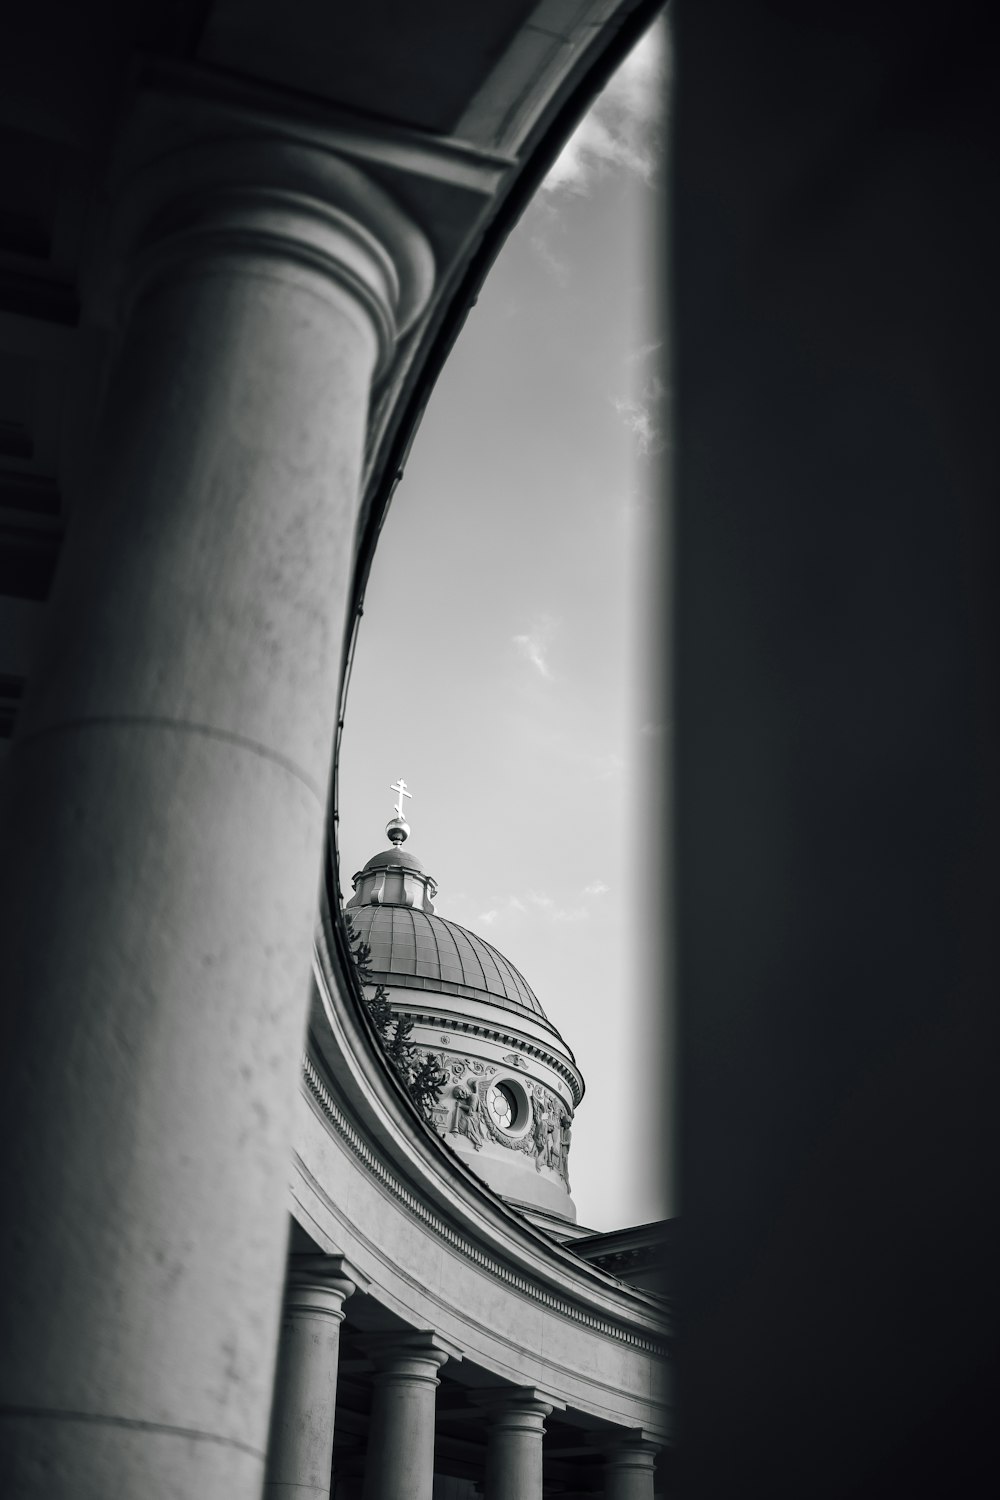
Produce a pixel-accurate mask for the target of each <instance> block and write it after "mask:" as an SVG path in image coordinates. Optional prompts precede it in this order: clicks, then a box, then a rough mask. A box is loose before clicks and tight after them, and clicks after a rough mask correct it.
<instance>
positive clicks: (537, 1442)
mask: <svg viewBox="0 0 1000 1500" xmlns="http://www.w3.org/2000/svg"><path fill="white" fill-rule="evenodd" d="M472 1399H473V1400H474V1401H475V1402H476V1404H477V1405H479V1406H484V1407H485V1408H486V1410H487V1412H488V1414H489V1430H488V1435H487V1439H486V1475H485V1483H484V1495H485V1500H542V1439H543V1438H544V1436H545V1418H546V1417H547V1416H549V1415H551V1413H552V1411H553V1410H554V1409H555V1408H556V1407H557V1406H558V1407H562V1405H563V1403H562V1402H558V1401H556V1400H555V1399H554V1397H552V1396H549V1395H546V1394H543V1393H542V1392H541V1391H538V1390H535V1389H533V1388H527V1389H506V1390H499V1391H480V1392H476V1393H475V1394H474V1396H473V1398H472Z"/></svg>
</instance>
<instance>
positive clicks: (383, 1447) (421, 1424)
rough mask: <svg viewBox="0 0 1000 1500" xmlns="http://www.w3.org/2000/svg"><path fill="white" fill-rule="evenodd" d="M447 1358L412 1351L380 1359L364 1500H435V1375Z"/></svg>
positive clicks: (382, 1356)
mask: <svg viewBox="0 0 1000 1500" xmlns="http://www.w3.org/2000/svg"><path fill="white" fill-rule="evenodd" d="M446 1357H447V1356H445V1355H444V1354H441V1353H436V1352H433V1351H430V1350H429V1351H428V1352H426V1353H419V1352H414V1351H412V1350H409V1349H406V1350H400V1351H395V1350H387V1351H385V1352H384V1353H382V1354H380V1356H379V1357H378V1360H377V1369H376V1375H375V1387H374V1395H373V1400H372V1411H371V1424H370V1426H369V1430H368V1451H367V1455H366V1459H365V1484H364V1500H432V1497H433V1491H434V1408H435V1393H436V1390H437V1386H438V1384H439V1382H438V1379H437V1371H438V1369H439V1368H440V1366H441V1365H442V1364H443V1363H444V1360H445V1358H446Z"/></svg>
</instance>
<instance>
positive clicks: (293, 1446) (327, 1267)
mask: <svg viewBox="0 0 1000 1500" xmlns="http://www.w3.org/2000/svg"><path fill="white" fill-rule="evenodd" d="M359 1285H364V1278H363V1277H362V1276H361V1274H360V1272H358V1271H357V1270H356V1269H354V1268H353V1267H351V1266H349V1265H348V1264H347V1263H346V1262H345V1260H344V1257H343V1256H339V1255H335V1256H322V1255H314V1256H295V1257H293V1258H292V1267H291V1270H290V1273H289V1278H288V1287H287V1292H286V1297H285V1308H284V1317H283V1321H282V1334H281V1345H280V1352H279V1357H278V1370H277V1378H276V1381H275V1390H274V1407H273V1412H272V1421H271V1442H270V1448H269V1453H268V1468H267V1482H266V1484H265V1487H264V1496H265V1500H293V1497H294V1500H328V1497H329V1495H330V1490H331V1475H332V1469H333V1465H334V1462H335V1449H336V1443H335V1434H334V1413H335V1408H336V1393H337V1366H338V1359H339V1345H340V1337H339V1334H340V1324H341V1322H342V1320H343V1318H344V1302H345V1301H346V1299H347V1298H348V1297H349V1296H350V1295H351V1293H352V1292H353V1291H354V1290H355V1289H356V1288H357V1287H358V1286H359ZM363 1343H364V1348H365V1352H366V1354H367V1356H368V1357H369V1359H370V1361H371V1364H372V1366H373V1370H374V1374H373V1379H372V1385H373V1392H372V1407H371V1415H370V1419H369V1428H368V1440H367V1452H366V1456H365V1464H364V1481H363V1485H362V1487H361V1491H360V1493H361V1495H362V1500H432V1494H433V1488H434V1430H435V1395H436V1391H437V1388H438V1386H439V1384H440V1379H439V1371H440V1370H441V1368H442V1367H443V1366H444V1365H445V1364H446V1363H447V1362H448V1360H455V1361H457V1360H460V1359H461V1350H460V1349H458V1348H457V1347H456V1346H455V1345H454V1344H453V1343H451V1342H450V1341H449V1340H446V1339H443V1338H441V1337H440V1335H438V1334H436V1333H433V1332H431V1331H424V1330H420V1331H418V1330H413V1331H411V1332H406V1331H402V1332H399V1333H375V1334H368V1335H366V1336H365V1338H364V1340H363ZM468 1394H469V1401H470V1404H471V1405H473V1406H475V1407H478V1408H480V1409H481V1411H482V1418H483V1427H484V1429H485V1436H486V1457H485V1465H484V1474H483V1480H482V1493H483V1495H484V1497H485V1500H542V1495H543V1451H544V1450H543V1443H544V1437H545V1419H546V1417H548V1416H550V1415H551V1414H552V1412H553V1411H555V1410H565V1404H564V1403H563V1402H561V1401H559V1400H558V1398H557V1397H556V1396H555V1395H553V1394H552V1393H550V1392H543V1391H540V1390H538V1389H536V1388H534V1387H518V1386H497V1387H493V1386H491V1387H489V1388H488V1389H483V1390H470V1391H469V1393H468ZM590 1436H591V1438H592V1441H593V1442H594V1460H595V1462H596V1463H602V1464H603V1489H602V1491H601V1492H600V1493H601V1494H602V1495H603V1496H604V1500H653V1483H654V1468H655V1461H656V1453H657V1446H656V1445H655V1444H653V1443H650V1442H648V1441H646V1440H644V1439H643V1437H642V1436H641V1434H636V1433H632V1432H623V1433H621V1434H620V1435H613V1434H612V1435H608V1436H604V1435H602V1436H600V1437H598V1436H597V1435H596V1434H591V1435H590ZM352 1452H353V1450H352Z"/></svg>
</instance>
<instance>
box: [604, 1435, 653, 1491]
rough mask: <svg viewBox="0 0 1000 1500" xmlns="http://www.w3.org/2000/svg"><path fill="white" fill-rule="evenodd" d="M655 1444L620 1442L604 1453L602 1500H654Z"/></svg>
mask: <svg viewBox="0 0 1000 1500" xmlns="http://www.w3.org/2000/svg"><path fill="white" fill-rule="evenodd" d="M658 1451H659V1450H658V1448H657V1445H656V1444H655V1443H649V1442H645V1441H644V1440H643V1439H642V1438H638V1437H629V1438H623V1439H622V1440H621V1441H620V1442H618V1443H615V1444H614V1446H613V1447H608V1448H607V1449H606V1450H605V1468H604V1500H653V1476H654V1470H655V1466H656V1455H657V1452H658Z"/></svg>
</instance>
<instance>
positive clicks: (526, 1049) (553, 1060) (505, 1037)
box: [372, 971, 584, 1109]
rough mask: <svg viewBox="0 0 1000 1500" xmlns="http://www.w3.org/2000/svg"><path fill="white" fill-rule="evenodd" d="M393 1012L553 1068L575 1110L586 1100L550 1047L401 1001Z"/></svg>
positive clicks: (576, 1078)
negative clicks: (568, 1092)
mask: <svg viewBox="0 0 1000 1500" xmlns="http://www.w3.org/2000/svg"><path fill="white" fill-rule="evenodd" d="M372 977H373V978H374V979H375V980H376V981H377V983H379V984H384V985H385V986H386V988H388V989H392V988H393V987H394V986H395V987H399V988H405V986H401V985H399V976H398V975H396V974H390V975H384V974H383V975H382V976H381V977H379V976H378V975H376V974H375V973H374V971H373V974H372ZM415 993H419V992H415ZM393 1008H394V1009H395V1010H401V1011H403V1012H404V1013H405V1014H406V1015H407V1016H408V1017H409V1018H410V1020H411V1021H413V1022H414V1023H415V1024H416V1025H418V1026H433V1027H437V1028H440V1030H442V1031H453V1032H455V1033H456V1035H458V1036H475V1037H482V1038H483V1039H484V1040H485V1041H489V1042H496V1043H498V1044H499V1045H500V1046H502V1047H513V1048H516V1050H517V1052H518V1053H523V1054H524V1055H525V1056H526V1057H534V1058H537V1060H538V1061H539V1062H541V1063H544V1064H545V1065H546V1067H549V1068H551V1069H552V1071H553V1073H558V1075H559V1077H560V1078H562V1079H563V1080H564V1081H565V1082H566V1083H567V1084H568V1085H569V1088H570V1092H571V1093H572V1095H573V1107H574V1109H575V1108H576V1106H577V1105H578V1104H579V1103H580V1100H581V1099H582V1098H583V1094H584V1089H583V1081H582V1078H581V1076H580V1074H579V1073H578V1072H577V1070H576V1068H574V1067H571V1066H570V1065H569V1064H568V1063H567V1062H566V1059H565V1058H563V1057H560V1056H559V1054H558V1053H557V1052H553V1051H550V1050H549V1048H547V1047H540V1046H538V1045H537V1044H535V1043H531V1042H526V1041H525V1040H524V1039H523V1037H519V1036H514V1035H512V1034H511V1033H510V1032H507V1031H501V1030H499V1029H498V1028H497V1027H495V1026H489V1025H487V1024H485V1023H484V1022H482V1021H457V1020H455V1019H454V1018H453V1017H450V1016H442V1015H438V1014H437V1013H436V1012H434V1011H432V1010H414V1009H412V1008H411V1007H410V1006H409V1005H406V1004H404V1003H403V1002H402V1001H400V1000H395V1001H393ZM420 1045H421V1046H423V1047H426V1050H428V1051H430V1052H433V1051H434V1048H433V1047H432V1046H429V1045H428V1044H426V1043H421V1044H420ZM511 1066H512V1067H519V1066H521V1064H519V1063H512V1064H511Z"/></svg>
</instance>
